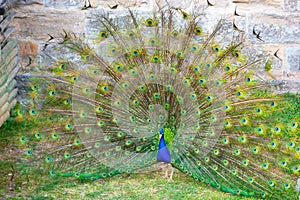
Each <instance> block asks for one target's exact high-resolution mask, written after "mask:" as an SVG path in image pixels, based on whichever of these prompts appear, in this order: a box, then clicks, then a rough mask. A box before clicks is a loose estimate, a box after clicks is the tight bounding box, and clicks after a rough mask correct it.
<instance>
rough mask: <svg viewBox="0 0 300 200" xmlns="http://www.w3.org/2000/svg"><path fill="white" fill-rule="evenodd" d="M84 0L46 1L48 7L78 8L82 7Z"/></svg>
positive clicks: (45, 4)
mask: <svg viewBox="0 0 300 200" xmlns="http://www.w3.org/2000/svg"><path fill="white" fill-rule="evenodd" d="M82 2H83V1H82V0H44V6H46V7H61V6H66V7H67V6H68V7H70V6H77V5H80V4H81V3H82Z"/></svg>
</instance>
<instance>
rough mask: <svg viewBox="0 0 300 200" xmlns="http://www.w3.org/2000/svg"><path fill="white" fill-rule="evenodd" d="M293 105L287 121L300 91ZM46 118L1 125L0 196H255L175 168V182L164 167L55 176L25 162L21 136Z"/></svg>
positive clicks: (294, 112) (285, 114) (296, 112)
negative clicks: (88, 176)
mask: <svg viewBox="0 0 300 200" xmlns="http://www.w3.org/2000/svg"><path fill="white" fill-rule="evenodd" d="M285 98H286V99H287V101H288V102H289V105H291V107H290V108H289V109H292V110H289V111H283V112H282V113H281V115H282V116H280V118H283V119H284V120H285V121H289V120H291V119H292V118H294V117H295V116H298V117H299V110H300V98H299V95H292V94H286V95H285ZM42 126H43V122H41V121H35V122H34V121H31V122H28V121H27V122H26V121H23V122H18V121H17V120H15V118H14V117H11V118H9V120H8V121H7V122H6V123H5V124H4V125H3V126H2V127H1V128H0V148H1V154H0V198H2V199H228V200H234V199H236V200H237V199H248V200H249V199H253V198H246V197H239V196H233V195H231V194H227V193H223V192H220V191H218V190H215V189H214V188H211V187H208V186H206V185H205V184H203V183H201V182H197V181H195V180H193V179H192V178H191V177H188V176H186V175H185V174H183V173H181V172H179V171H177V170H175V173H174V178H173V182H167V179H164V178H162V177H163V175H164V170H161V171H156V172H146V173H141V174H122V175H118V176H115V177H112V178H109V179H102V180H97V181H93V182H92V181H85V182H81V181H80V180H78V179H74V178H59V179H52V178H50V177H49V176H47V175H41V174H39V173H38V171H37V169H34V168H31V169H30V171H28V170H27V168H25V167H24V166H23V165H22V164H21V163H23V160H22V157H23V156H22V154H23V153H22V149H21V147H20V145H19V141H18V140H19V138H20V136H21V135H22V134H23V133H25V132H28V131H31V130H32V129H34V128H38V127H42Z"/></svg>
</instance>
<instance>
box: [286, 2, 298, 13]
mask: <svg viewBox="0 0 300 200" xmlns="http://www.w3.org/2000/svg"><path fill="white" fill-rule="evenodd" d="M297 1H298V0H283V9H284V10H285V11H297V8H298V7H297Z"/></svg>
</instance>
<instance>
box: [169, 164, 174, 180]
mask: <svg viewBox="0 0 300 200" xmlns="http://www.w3.org/2000/svg"><path fill="white" fill-rule="evenodd" d="M169 166H170V167H171V169H172V171H171V175H170V178H169V180H168V182H172V181H173V173H174V168H173V167H172V165H171V164H169Z"/></svg>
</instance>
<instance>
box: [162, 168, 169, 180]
mask: <svg viewBox="0 0 300 200" xmlns="http://www.w3.org/2000/svg"><path fill="white" fill-rule="evenodd" d="M168 176H169V175H168V168H167V169H166V172H165V175H164V176H163V178H168Z"/></svg>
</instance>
